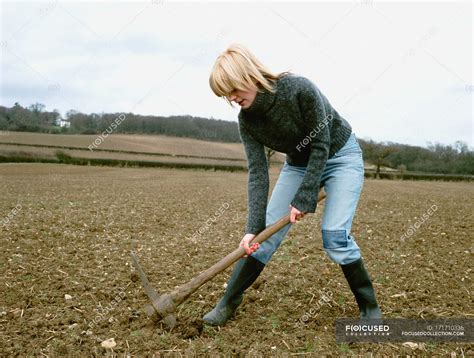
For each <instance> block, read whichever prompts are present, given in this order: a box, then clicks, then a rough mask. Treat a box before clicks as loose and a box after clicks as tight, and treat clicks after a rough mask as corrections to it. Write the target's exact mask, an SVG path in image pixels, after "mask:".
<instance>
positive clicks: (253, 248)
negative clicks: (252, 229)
mask: <svg viewBox="0 0 474 358" xmlns="http://www.w3.org/2000/svg"><path fill="white" fill-rule="evenodd" d="M254 237H255V235H254V234H245V236H244V238H243V239H242V241H240V244H239V247H244V249H245V252H246V253H247V255H250V254H251V253H252V252H255V251H257V249H258V248H259V247H260V244H258V243H255V244H252V246H250V247H249V242H250V241H252V240H253V238H254ZM247 255H244V257H247Z"/></svg>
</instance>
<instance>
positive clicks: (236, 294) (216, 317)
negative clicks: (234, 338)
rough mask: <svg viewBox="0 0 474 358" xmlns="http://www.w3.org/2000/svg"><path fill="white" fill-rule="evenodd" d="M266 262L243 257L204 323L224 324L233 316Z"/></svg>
mask: <svg viewBox="0 0 474 358" xmlns="http://www.w3.org/2000/svg"><path fill="white" fill-rule="evenodd" d="M264 267H265V264H263V263H262V262H260V261H259V260H257V259H254V258H253V257H252V256H247V257H245V258H241V259H240V260H239V261H237V263H236V264H235V267H234V271H232V275H231V276H230V278H229V281H228V282H227V287H226V290H225V293H224V296H223V297H222V298H221V299H220V300H219V302H218V303H217V305H216V307H214V309H213V310H212V311H210V312H208V313H206V315H204V317H203V321H204V323H206V324H208V325H210V326H222V325H224V324H225V323H226V322H227V320H228V319H229V318H230V317H232V315H233V314H234V312H235V310H236V309H237V307H238V306H239V305H240V304H241V303H242V300H243V298H244V296H243V292H244V291H245V290H246V289H247V288H249V287H250V285H252V283H254V282H255V280H256V279H257V277H258V276H259V275H260V272H262V270H263V269H264Z"/></svg>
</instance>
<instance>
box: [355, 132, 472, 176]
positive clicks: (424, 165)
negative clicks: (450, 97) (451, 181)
mask: <svg viewBox="0 0 474 358" xmlns="http://www.w3.org/2000/svg"><path fill="white" fill-rule="evenodd" d="M359 143H360V146H361V148H362V151H363V152H364V159H365V160H366V161H367V162H370V163H372V164H374V165H375V167H376V175H377V176H379V173H380V172H381V169H382V167H388V168H392V169H397V170H398V171H399V172H401V173H405V172H407V171H410V172H427V173H437V174H463V175H474V152H473V151H472V150H470V149H469V147H468V145H467V144H466V143H464V142H461V141H457V142H456V143H455V144H454V145H443V144H439V143H436V144H429V145H428V148H422V147H417V146H412V145H406V144H399V143H392V142H382V143H377V142H374V141H372V140H370V141H364V140H360V139H359Z"/></svg>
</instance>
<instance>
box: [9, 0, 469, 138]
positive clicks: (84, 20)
mask: <svg viewBox="0 0 474 358" xmlns="http://www.w3.org/2000/svg"><path fill="white" fill-rule="evenodd" d="M472 18H473V9H472V3H471V2H470V1H466V2H453V1H447V2H432V1H424V2H416V3H412V2H381V1H376V0H374V1H370V0H362V1H351V2H333V1H331V2H301V3H295V2H289V1H288V2H263V3H253V2H243V3H242V2H241V3H228V2H206V3H191V2H180V3H176V2H171V1H167V0H154V1H136V2H111V1H101V2H99V1H82V2H69V1H47V2H18V1H16V2H5V1H2V2H1V22H2V25H1V43H0V54H1V96H0V104H1V105H3V106H12V105H13V104H14V103H15V102H19V103H20V104H21V105H23V106H28V105H30V104H32V103H35V102H40V103H43V104H45V105H46V109H47V110H53V109H58V110H59V111H60V112H61V114H62V115H65V113H66V111H67V110H69V109H75V110H78V111H81V112H84V113H91V112H96V113H100V112H114V113H116V112H134V113H138V114H148V115H164V116H168V115H176V114H189V115H193V116H202V117H208V118H209V117H213V118H218V119H224V120H228V121H236V120H237V114H238V111H239V109H238V108H234V109H233V108H231V107H229V106H228V105H227V103H226V102H225V101H224V100H223V99H220V98H218V97H215V95H214V94H213V93H212V92H211V90H210V88H209V84H208V78H209V73H210V70H211V68H212V65H213V63H214V61H215V59H216V57H217V56H218V55H219V54H220V53H221V52H222V51H223V50H225V48H226V47H227V46H228V45H229V44H231V43H233V42H239V43H242V44H244V45H246V46H247V47H249V48H250V49H251V50H252V51H253V52H254V53H255V54H256V55H257V57H259V58H260V59H261V61H262V62H264V63H265V64H266V65H267V66H268V67H270V68H271V69H272V70H273V71H274V72H280V71H285V70H291V71H293V72H294V73H296V74H299V75H303V76H305V77H308V78H309V79H311V80H312V81H313V82H314V83H315V84H316V85H317V86H318V87H319V88H320V89H321V91H322V92H323V93H324V94H325V95H326V97H327V98H328V99H329V101H330V102H331V103H332V105H333V106H334V108H335V109H336V110H337V111H338V112H339V113H340V114H342V115H343V116H344V117H345V118H346V119H347V120H348V121H349V123H351V125H352V126H353V128H354V132H355V133H356V134H357V135H358V136H359V137H362V138H372V139H374V140H377V141H394V142H400V143H407V144H415V145H422V146H425V145H426V144H427V142H441V143H444V144H452V143H454V142H455V141H457V140H462V141H464V142H467V143H468V144H469V146H471V147H474V134H473V132H474V120H473V106H472V99H473V95H474V87H473V85H474V83H473V80H472V66H473V48H472V47H473V46H472V45H473V39H472V33H473V22H472Z"/></svg>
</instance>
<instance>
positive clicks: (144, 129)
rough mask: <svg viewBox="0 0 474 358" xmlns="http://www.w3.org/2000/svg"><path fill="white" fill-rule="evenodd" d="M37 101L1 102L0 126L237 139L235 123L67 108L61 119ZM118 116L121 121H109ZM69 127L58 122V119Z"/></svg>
mask: <svg viewBox="0 0 474 358" xmlns="http://www.w3.org/2000/svg"><path fill="white" fill-rule="evenodd" d="M44 108H45V106H44V105H43V104H40V103H36V104H33V105H31V106H29V107H28V108H26V107H22V106H21V105H20V104H18V103H15V105H14V106H13V107H12V108H7V107H3V106H0V130H4V131H20V132H42V133H53V134H57V133H61V134H100V133H102V132H104V131H107V130H109V131H110V130H111V129H112V130H113V132H114V133H122V134H125V133H126V134H132V133H133V134H162V135H168V136H173V137H187V138H196V139H202V140H208V141H216V142H234V143H238V142H239V141H240V138H239V133H238V128H237V123H236V122H229V121H223V120H217V119H208V118H201V117H193V116H170V117H160V116H142V115H137V114H133V113H100V114H97V113H91V114H84V113H81V112H78V111H73V110H71V111H68V112H67V113H66V118H64V119H62V118H61V116H60V113H59V112H58V111H57V110H54V111H53V112H47V111H45V110H44ZM119 117H120V120H119V122H120V125H118V126H117V125H115V124H114V125H112V122H114V121H116V119H117V118H119ZM122 119H123V120H122ZM61 120H63V121H65V122H67V124H68V125H69V127H66V126H62V127H61V126H60V125H59V124H60V121H61Z"/></svg>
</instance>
